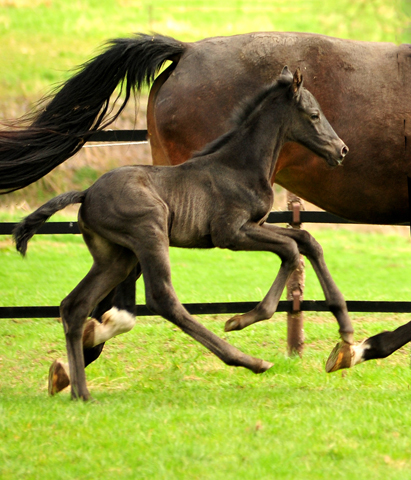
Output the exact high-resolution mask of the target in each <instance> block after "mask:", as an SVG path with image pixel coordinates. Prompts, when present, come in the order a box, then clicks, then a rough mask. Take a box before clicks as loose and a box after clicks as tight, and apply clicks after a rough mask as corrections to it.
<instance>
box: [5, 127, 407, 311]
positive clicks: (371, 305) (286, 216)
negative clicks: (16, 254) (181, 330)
mask: <svg viewBox="0 0 411 480" xmlns="http://www.w3.org/2000/svg"><path fill="white" fill-rule="evenodd" d="M146 138H147V132H146V131H145V130H115V131H104V132H98V133H96V134H94V135H93V137H92V138H91V141H93V142H94V141H96V142H144V141H146ZM300 217H301V218H300V220H301V223H331V224H349V223H353V222H350V221H348V220H345V219H343V218H341V217H338V216H336V215H333V214H331V213H328V212H309V211H302V212H300ZM267 222H268V223H283V224H284V223H285V224H291V223H293V212H292V211H283V212H271V213H270V215H269V217H268V219H267ZM15 225H16V224H15V223H11V222H8V223H7V222H6V223H0V235H11V233H12V231H13V228H14V226H15ZM37 233H38V234H48V235H50V234H79V233H80V231H79V229H78V226H77V223H76V222H49V223H46V224H45V225H44V226H43V227H42V228H41V229H40V230H39V231H38V232H37ZM257 303H258V302H220V303H188V304H185V305H184V306H185V307H186V308H187V310H188V311H189V312H190V313H191V314H193V315H201V314H207V315H213V314H236V313H244V312H247V311H249V310H251V309H252V308H254V307H255V306H256V305H257ZM347 306H348V310H349V311H350V312H382V313H411V302H396V301H392V302H387V301H362V300H358V301H357V300H348V301H347ZM277 311H278V312H292V311H293V302H292V301H291V300H290V301H280V303H279V305H278V308H277ZM300 311H305V312H327V311H329V310H328V308H327V305H326V303H325V301H324V300H303V301H302V302H301V304H300ZM137 315H138V316H146V315H153V314H152V313H151V312H150V311H149V310H148V308H147V307H146V306H145V305H137ZM55 317H59V307H58V306H10V307H0V318H55Z"/></svg>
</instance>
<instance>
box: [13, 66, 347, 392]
mask: <svg viewBox="0 0 411 480" xmlns="http://www.w3.org/2000/svg"><path fill="white" fill-rule="evenodd" d="M288 141H295V142H298V143H301V144H302V145H304V146H305V147H306V148H309V149H310V150H312V151H314V152H316V154H317V155H320V156H321V157H322V158H323V159H325V160H326V162H327V164H328V165H329V166H332V167H333V166H334V167H335V166H336V165H339V164H341V163H342V161H343V159H344V157H345V155H346V154H347V152H348V149H347V147H346V146H345V144H344V143H343V142H342V141H341V139H339V138H338V136H337V135H336V134H335V132H334V130H333V129H332V128H331V126H330V124H329V123H328V121H327V119H326V118H325V116H324V115H323V114H322V112H321V110H320V107H319V105H318V103H317V102H316V100H315V98H314V97H313V96H312V95H311V94H310V92H308V90H305V89H304V88H303V87H302V77H301V74H300V72H299V71H298V70H297V71H296V73H295V74H294V76H293V75H291V73H290V71H289V70H288V68H287V67H285V68H284V69H283V71H282V74H281V75H280V77H279V78H278V80H277V81H276V82H274V84H271V85H269V86H266V87H264V88H263V89H261V90H260V91H259V92H258V93H257V94H256V95H255V96H254V98H253V99H252V100H251V101H249V102H248V103H246V104H245V105H244V106H243V107H242V109H241V111H240V112H239V113H238V114H237V115H236V118H235V126H234V127H233V128H232V130H230V131H229V132H228V133H227V134H225V135H222V136H221V137H219V138H218V139H217V140H216V141H215V142H212V143H211V144H209V145H208V146H207V147H205V148H204V149H203V150H202V151H201V152H200V153H198V154H196V155H195V158H193V159H192V160H191V161H188V162H186V163H184V164H182V165H179V166H175V167H165V166H164V167H157V166H133V167H123V168H118V169H116V170H113V171H111V172H109V173H107V174H105V175H103V177H101V178H100V179H99V180H98V181H97V182H96V183H95V184H94V185H92V186H91V187H90V188H88V189H87V190H85V191H83V192H69V193H66V194H62V195H60V196H58V197H56V198H54V199H52V200H50V201H49V202H47V203H46V204H45V205H43V206H42V207H40V208H39V209H38V210H37V211H36V212H34V213H32V214H31V215H29V216H28V217H27V218H26V219H24V220H23V221H22V222H21V223H20V224H19V225H18V226H17V227H16V229H15V232H14V234H15V239H16V246H17V249H18V250H19V251H20V252H22V253H23V254H24V253H25V251H26V249H27V242H28V240H29V239H30V238H31V237H32V236H33V235H34V233H35V232H36V231H37V230H38V228H40V227H41V225H43V224H44V222H45V221H46V220H47V219H48V218H49V217H50V216H51V215H53V214H54V213H55V212H57V211H58V210H61V209H62V208H64V207H66V206H67V205H71V204H74V203H81V207H80V210H79V226H80V229H81V231H82V234H83V238H84V240H85V242H86V244H87V246H88V248H89V250H90V253H91V255H92V256H93V260H94V262H93V265H92V267H91V270H90V272H89V273H88V274H87V275H86V277H85V278H84V279H83V280H82V281H81V282H80V283H79V284H78V286H77V287H76V288H75V289H74V290H73V291H72V292H71V293H70V294H69V295H68V296H67V297H66V298H65V299H64V300H63V302H62V304H61V308H60V311H61V316H62V321H63V325H64V331H65V335H66V344H67V354H68V359H69V367H70V381H71V395H72V398H82V399H84V400H87V399H89V396H90V395H89V392H88V389H87V385H86V378H85V373H84V367H85V365H84V358H83V346H84V335H83V332H84V325H85V324H86V321H87V318H88V316H89V315H90V313H91V312H92V311H93V309H94V308H95V307H96V306H97V305H98V303H99V302H100V301H101V300H102V299H104V298H105V297H106V296H107V295H108V294H109V293H110V292H111V291H113V289H115V288H116V287H117V286H118V285H120V284H121V283H122V282H123V281H125V280H126V279H127V277H128V276H129V275H130V274H132V272H133V269H134V268H137V271H138V275H139V274H141V273H143V276H144V283H145V286H146V301H147V305H148V306H149V308H150V309H151V310H152V311H153V312H155V313H157V314H159V315H162V316H163V317H164V318H166V319H167V320H169V321H171V322H173V323H174V324H175V325H177V326H178V327H180V328H181V329H182V330H183V331H184V332H185V333H187V334H189V335H191V336H192V337H193V338H194V339H196V340H197V341H199V342H200V343H202V344H203V345H204V346H205V347H207V348H208V349H209V350H211V351H212V352H213V353H214V354H215V355H217V356H218V357H219V358H220V359H221V360H223V361H224V362H225V363H226V364H228V365H233V366H242V367H246V368H248V369H250V370H252V371H253V372H254V373H261V372H264V371H265V370H267V369H268V368H270V367H271V366H272V364H271V363H269V362H266V361H263V360H260V359H257V358H253V357H250V356H249V355H246V354H244V353H241V352H239V351H238V350H237V349H236V348H234V347H232V346H231V345H229V344H228V343H227V342H225V341H223V340H222V339H220V338H219V337H217V336H216V335H214V334H213V333H211V332H210V331H208V330H207V329H206V328H205V327H203V326H202V325H201V324H200V323H198V322H197V321H196V320H195V319H194V318H192V317H191V316H190V314H189V313H188V312H187V311H186V310H185V309H184V307H183V306H182V305H181V303H180V302H179V300H178V298H177V296H176V293H175V291H174V289H173V286H172V283H171V274H170V264H169V258H168V247H169V245H172V246H178V247H185V248H193V247H197V248H213V247H220V248H229V249H231V250H251V251H252V250H254V251H256V250H262V251H269V252H272V253H276V254H277V255H279V257H280V258H281V266H280V270H279V272H278V275H277V277H276V279H275V281H274V283H273V284H272V287H271V288H270V290H269V291H268V293H267V295H266V296H265V297H264V299H263V300H262V301H261V303H260V304H259V305H257V306H256V307H255V308H254V309H253V310H252V311H251V312H248V313H246V314H244V315H241V316H237V317H234V318H233V319H231V320H229V324H230V328H231V323H232V322H234V324H235V325H237V324H241V327H244V326H247V325H251V324H252V323H255V322H258V321H261V320H264V319H267V318H271V316H272V315H273V314H274V312H275V310H276V309H277V305H278V302H279V300H280V297H281V293H282V291H283V289H284V287H285V284H286V282H287V279H288V278H289V276H290V275H291V273H292V272H293V271H294V269H295V268H296V266H297V265H298V264H299V254H300V253H304V254H305V255H306V256H307V257H308V258H309V260H310V261H311V263H312V265H313V268H314V270H315V272H316V274H317V276H318V279H319V281H320V284H321V286H322V288H323V290H324V294H325V297H326V301H327V304H328V305H329V307H330V309H331V311H332V312H333V313H334V315H335V316H336V318H337V321H338V324H339V326H340V334H341V337H342V339H343V340H345V341H346V342H351V341H352V333H353V329H352V325H351V321H350V318H349V316H348V312H347V306H346V304H345V301H344V298H343V296H342V295H341V293H340V292H339V290H338V288H337V286H336V285H335V283H334V281H333V280H332V278H331V275H330V273H329V271H328V269H327V266H326V264H325V261H324V257H323V254H322V249H321V247H320V245H319V244H318V243H317V242H315V240H314V239H313V238H312V237H311V236H310V235H309V234H308V233H307V232H305V231H302V230H300V231H294V230H289V229H286V228H281V227H277V226H273V225H269V224H266V223H265V219H266V218H267V217H268V214H269V213H270V210H271V207H272V205H273V200H274V195H273V191H272V188H271V178H272V174H273V171H274V170H275V166H276V162H277V159H278V155H279V152H280V149H281V147H282V146H283V145H284V143H286V142H288ZM133 280H134V279H133ZM105 315H106V320H107V321H106V322H103V323H99V322H96V321H95V320H94V319H92V320H91V321H89V322H88V325H89V326H91V328H87V327H86V329H85V330H86V331H87V332H88V333H89V334H90V337H92V338H91V339H90V342H91V345H93V346H94V345H98V344H100V343H101V341H104V340H106V339H107V338H106V336H105V335H104V333H105V332H104V329H105V327H108V330H110V323H113V320H114V323H125V324H126V327H125V329H127V328H128V329H130V328H132V326H133V325H134V323H135V318H134V305H133V308H132V311H127V310H125V309H120V311H119V309H118V305H114V306H113V307H112V308H111V309H110V310H109V311H108V312H106V314H105ZM107 317H108V318H107ZM110 319H111V320H112V321H111V322H110Z"/></svg>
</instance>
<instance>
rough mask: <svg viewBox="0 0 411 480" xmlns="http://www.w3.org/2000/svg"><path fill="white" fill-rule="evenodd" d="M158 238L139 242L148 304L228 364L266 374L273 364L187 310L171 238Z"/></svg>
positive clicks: (140, 260) (138, 252)
mask: <svg viewBox="0 0 411 480" xmlns="http://www.w3.org/2000/svg"><path fill="white" fill-rule="evenodd" d="M139 240H140V239H139ZM156 240H157V243H156V245H153V242H150V243H146V245H142V243H145V242H144V240H143V241H142V242H139V244H138V245H137V246H136V247H137V248H136V251H135V253H136V255H138V259H139V262H140V263H141V267H142V270H143V276H144V283H145V286H146V303H147V307H148V308H149V309H150V310H151V311H153V312H154V313H156V314H158V315H161V316H163V317H164V318H166V319H167V320H169V321H170V322H172V323H174V324H175V325H177V326H178V327H179V328H181V329H182V330H183V331H184V332H185V333H187V334H188V335H190V336H191V337H193V338H194V339H195V340H197V341H198V342H200V343H201V344H202V345H204V346H205V347H206V348H208V349H209V350H210V351H211V352H213V353H214V354H215V355H216V356H217V357H218V358H220V359H221V360H222V361H223V362H224V363H226V364H227V365H232V366H242V367H245V368H248V369H250V370H252V371H253V372H254V373H262V372H264V371H266V370H267V369H269V368H270V367H271V366H272V363H269V362H266V361H264V360H261V359H258V358H254V357H251V356H249V355H246V354H244V353H242V352H240V351H239V350H237V349H236V348H235V347H233V346H232V345H230V344H229V343H227V342H226V341H224V340H222V339H221V338H219V337H218V336H217V335H215V334H214V333H212V332H210V331H209V330H208V329H207V328H205V327H204V326H203V325H202V324H201V323H199V322H197V321H196V320H195V319H194V318H193V317H192V316H191V315H190V314H189V313H188V312H187V310H186V309H185V308H184V307H183V305H182V304H181V303H180V301H179V300H178V298H177V295H176V293H175V291H174V288H173V285H172V283H171V272H170V263H169V257H168V239H167V238H164V239H163V242H161V240H160V239H159V238H158V236H157V238H156ZM159 240H160V242H161V243H159Z"/></svg>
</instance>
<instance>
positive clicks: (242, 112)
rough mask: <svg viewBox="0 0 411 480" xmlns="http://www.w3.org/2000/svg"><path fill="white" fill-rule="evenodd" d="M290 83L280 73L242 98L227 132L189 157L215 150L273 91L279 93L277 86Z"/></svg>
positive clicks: (223, 143) (199, 155)
mask: <svg viewBox="0 0 411 480" xmlns="http://www.w3.org/2000/svg"><path fill="white" fill-rule="evenodd" d="M290 83H291V81H290V79H288V78H287V77H285V76H284V75H282V76H280V77H279V79H278V80H276V81H275V82H274V83H272V84H270V85H266V86H264V87H262V88H261V90H259V91H258V93H257V94H256V95H254V96H252V97H248V98H246V99H244V100H242V101H241V102H240V103H239V104H238V105H237V107H235V108H234V110H233V113H232V115H231V118H230V121H229V123H230V124H231V125H233V127H232V128H231V129H230V130H229V131H228V132H226V133H224V134H223V135H221V136H220V137H218V138H216V139H215V140H213V141H211V142H210V143H208V144H207V145H206V146H205V147H204V148H203V149H202V150H200V151H198V152H194V153H193V155H192V157H191V158H198V157H203V156H205V155H210V154H211V153H215V152H217V151H218V150H219V149H220V148H222V147H223V146H224V145H226V144H227V143H228V142H229V141H230V140H231V139H232V138H233V137H234V136H235V134H236V133H237V131H238V129H239V128H240V127H241V126H242V125H244V123H245V122H246V121H247V120H248V119H249V118H250V117H251V115H252V114H253V113H254V112H255V111H256V110H257V109H258V108H259V107H260V106H261V104H262V103H263V102H264V100H265V99H266V98H267V97H269V96H270V95H271V94H272V93H274V92H278V93H279V91H280V88H279V87H284V86H289V85H290Z"/></svg>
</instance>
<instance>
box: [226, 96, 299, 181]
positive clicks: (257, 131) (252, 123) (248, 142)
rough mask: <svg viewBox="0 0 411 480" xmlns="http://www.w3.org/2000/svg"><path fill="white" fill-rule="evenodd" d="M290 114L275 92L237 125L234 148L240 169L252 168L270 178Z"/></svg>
mask: <svg viewBox="0 0 411 480" xmlns="http://www.w3.org/2000/svg"><path fill="white" fill-rule="evenodd" d="M289 118H290V115H289V114H288V113H287V108H286V103H285V99H284V98H283V97H282V96H280V97H279V98H277V99H275V98H274V94H273V95H269V96H268V97H267V99H266V100H265V101H264V102H263V103H262V104H261V105H260V106H259V107H258V108H257V109H256V111H254V112H253V113H252V114H251V115H250V117H249V118H247V119H246V120H245V121H244V124H243V125H242V126H241V128H239V130H238V135H237V138H236V142H234V143H235V146H234V145H233V146H234V148H233V150H235V151H236V152H238V153H234V156H235V157H236V158H235V161H236V164H237V167H238V168H239V169H247V170H250V171H251V172H254V173H255V174H256V175H258V176H259V177H260V178H261V177H264V178H266V179H267V181H269V182H270V180H271V178H272V176H273V174H274V169H275V165H276V162H277V159H278V155H279V153H280V150H281V148H282V146H283V145H284V143H285V142H286V132H287V129H288V122H289Z"/></svg>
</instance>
